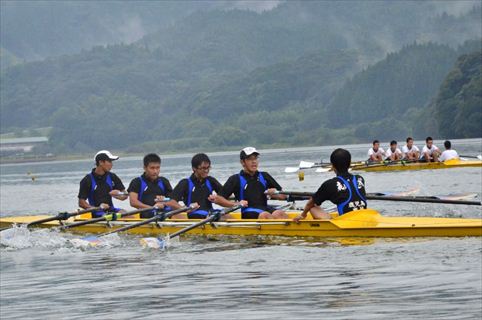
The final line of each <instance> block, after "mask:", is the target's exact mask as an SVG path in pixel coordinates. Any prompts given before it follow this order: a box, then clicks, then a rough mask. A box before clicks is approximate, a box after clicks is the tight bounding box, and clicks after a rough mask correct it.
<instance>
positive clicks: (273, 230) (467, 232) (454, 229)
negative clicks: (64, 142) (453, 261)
mask: <svg viewBox="0 0 482 320" xmlns="http://www.w3.org/2000/svg"><path fill="white" fill-rule="evenodd" d="M297 214H298V212H290V213H289V216H290V218H291V219H292V218H293V217H295V216H296V215H297ZM232 215H233V216H234V218H235V219H231V220H228V221H226V222H215V223H213V224H208V225H205V226H203V227H199V228H196V229H193V230H192V231H190V232H189V233H191V234H200V235H236V236H251V235H263V236H290V237H465V236H477V237H480V236H482V219H462V218H433V217H387V216H382V215H380V214H379V213H378V212H377V211H375V210H372V209H365V210H360V211H354V212H350V213H347V214H344V215H343V216H340V217H338V216H337V215H336V214H333V217H334V218H333V219H331V220H312V219H310V218H308V219H306V220H302V221H301V222H300V223H294V222H293V221H292V220H291V219H287V220H254V219H253V220H251V219H250V220H248V219H246V220H241V219H240V214H239V213H232ZM46 217H48V216H20V217H6V218H1V219H0V226H1V227H2V228H5V227H10V226H11V225H12V224H27V223H29V222H32V221H35V220H39V219H43V218H46ZM89 218H90V214H86V215H82V216H81V217H80V220H85V219H89ZM137 221H139V219H138V218H131V219H125V220H120V221H110V222H109V224H107V223H105V222H102V223H93V224H89V225H85V226H79V227H77V228H75V229H72V230H71V231H74V232H79V233H103V232H106V231H109V230H112V229H110V228H113V229H116V228H120V227H122V226H126V225H128V224H130V223H133V222H137ZM198 221H199V220H166V221H162V222H158V223H157V224H156V223H150V224H147V225H145V226H142V227H138V228H135V229H131V230H129V231H128V232H129V233H132V234H137V235H143V236H145V235H160V234H168V233H173V232H176V231H178V230H180V229H182V228H184V227H186V226H189V225H191V224H193V223H196V222H198ZM72 222H74V220H73V219H69V220H68V221H66V222H65V223H66V224H69V223H72ZM57 226H59V222H58V221H51V222H48V223H43V224H40V225H38V227H43V228H52V227H57ZM11 230H15V229H11Z"/></svg>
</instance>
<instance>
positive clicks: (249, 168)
mask: <svg viewBox="0 0 482 320" xmlns="http://www.w3.org/2000/svg"><path fill="white" fill-rule="evenodd" d="M239 159H240V163H241V166H242V167H243V169H242V170H241V171H240V172H239V173H237V174H234V175H232V176H230V177H229V178H228V180H227V181H226V183H225V184H224V186H223V188H222V189H221V192H220V193H219V194H218V195H217V197H216V200H215V201H216V203H217V204H219V205H221V206H223V207H233V206H235V205H242V206H243V208H242V209H241V217H242V219H287V218H288V215H287V214H286V212H285V211H283V210H280V209H276V208H274V207H272V206H269V205H268V197H270V198H271V199H276V200H286V198H287V196H286V195H279V194H275V193H276V191H280V190H281V189H282V188H281V186H280V185H279V184H278V182H276V180H275V179H274V178H273V177H272V176H271V175H270V174H269V173H267V172H264V171H263V172H261V171H258V165H259V152H258V151H257V150H256V149H255V148H253V147H246V148H244V149H243V150H241V152H240V153H239ZM232 194H234V196H235V198H236V200H237V201H230V200H228V198H229V197H230V196H231V195H232Z"/></svg>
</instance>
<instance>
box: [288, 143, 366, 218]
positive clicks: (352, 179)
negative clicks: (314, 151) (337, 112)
mask: <svg viewBox="0 0 482 320" xmlns="http://www.w3.org/2000/svg"><path fill="white" fill-rule="evenodd" d="M330 162H331V164H332V165H333V169H334V170H335V173H336V177H335V178H332V179H330V180H327V181H325V182H324V183H323V184H322V185H321V187H320V188H319V189H318V191H316V193H315V194H314V195H313V197H312V198H311V199H310V200H308V202H307V203H306V205H305V208H304V209H303V212H302V213H301V214H300V215H298V216H297V217H296V218H294V221H296V222H298V221H300V220H302V219H304V218H306V216H307V214H308V212H310V213H311V215H312V216H313V219H330V218H331V216H330V214H328V213H326V212H324V211H323V209H322V208H321V207H320V205H321V204H322V203H323V202H324V201H326V200H330V201H331V202H333V203H334V204H336V205H337V208H338V214H339V215H343V214H345V213H347V212H350V211H354V210H360V209H366V207H367V201H366V193H365V180H364V179H363V178H362V177H361V176H358V175H351V174H350V173H348V168H349V167H350V163H351V154H350V152H348V151H347V150H345V149H336V150H335V151H333V152H332V154H331V156H330Z"/></svg>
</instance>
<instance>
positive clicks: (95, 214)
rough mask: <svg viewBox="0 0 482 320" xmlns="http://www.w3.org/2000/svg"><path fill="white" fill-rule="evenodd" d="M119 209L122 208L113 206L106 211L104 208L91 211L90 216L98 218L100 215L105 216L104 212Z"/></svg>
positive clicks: (117, 210) (114, 211)
mask: <svg viewBox="0 0 482 320" xmlns="http://www.w3.org/2000/svg"><path fill="white" fill-rule="evenodd" d="M121 210H122V209H121V208H116V207H113V208H109V209H108V210H107V211H104V210H98V211H93V212H92V213H91V216H92V218H100V217H103V216H105V215H106V214H109V213H117V212H119V211H121Z"/></svg>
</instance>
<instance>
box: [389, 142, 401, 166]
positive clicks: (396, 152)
mask: <svg viewBox="0 0 482 320" xmlns="http://www.w3.org/2000/svg"><path fill="white" fill-rule="evenodd" d="M385 156H386V157H387V158H386V160H389V161H399V160H402V157H403V154H402V151H400V149H399V148H398V147H397V141H395V140H392V141H391V142H390V148H388V150H387V151H386V152H385Z"/></svg>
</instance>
